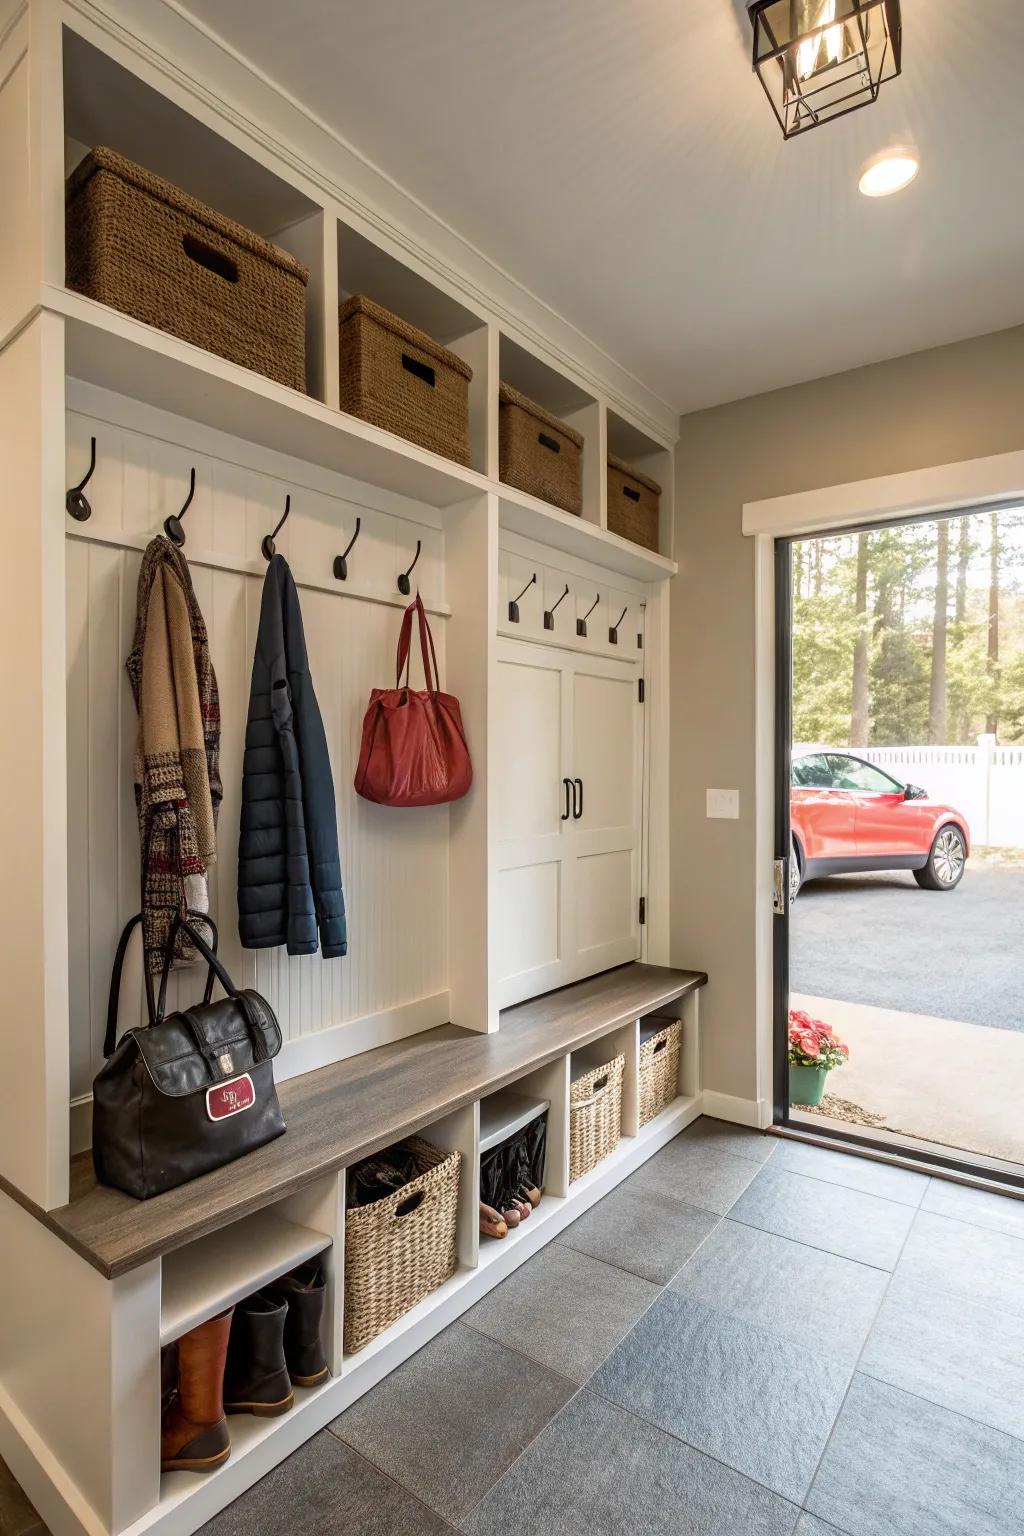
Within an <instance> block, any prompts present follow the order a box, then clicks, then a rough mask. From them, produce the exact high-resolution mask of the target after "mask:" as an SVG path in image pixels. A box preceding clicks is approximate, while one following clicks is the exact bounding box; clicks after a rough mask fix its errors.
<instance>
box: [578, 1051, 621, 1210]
mask: <svg viewBox="0 0 1024 1536" xmlns="http://www.w3.org/2000/svg"><path fill="white" fill-rule="evenodd" d="M625 1068H626V1058H625V1057H624V1056H616V1058H615V1060H614V1061H609V1062H607V1063H606V1064H604V1065H603V1066H599V1067H595V1068H594V1069H593V1071H592V1072H587V1073H586V1074H585V1076H583V1077H578V1078H577V1079H576V1081H575V1082H574V1083H573V1084H571V1086H570V1088H569V1179H570V1181H571V1180H573V1179H579V1178H582V1177H583V1175H584V1174H585V1173H589V1172H590V1170H591V1168H595V1167H596V1166H597V1164H598V1163H599V1162H600V1161H601V1159H602V1158H603V1157H607V1156H608V1154H609V1152H614V1151H615V1148H616V1147H617V1146H618V1144H619V1138H620V1136H621V1135H622V1074H623V1072H624V1071H625Z"/></svg>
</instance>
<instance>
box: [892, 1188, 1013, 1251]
mask: <svg viewBox="0 0 1024 1536" xmlns="http://www.w3.org/2000/svg"><path fill="white" fill-rule="evenodd" d="M943 1182H945V1181H943ZM958 1187H962V1186H958ZM990 1193H991V1191H990V1190H985V1194H990ZM996 1198H997V1199H1002V1198H1005V1197H1003V1196H997V1197H996ZM1016 1203H1018V1204H1019V1203H1020V1202H1016ZM917 1209H918V1215H920V1216H937V1217H938V1219H939V1220H940V1221H955V1222H956V1223H957V1225H958V1226H960V1227H970V1228H971V1230H972V1231H974V1232H991V1233H993V1235H994V1236H996V1237H1009V1238H1012V1239H1013V1241H1014V1242H1017V1243H1024V1232H1021V1234H1020V1235H1019V1236H1018V1234H1017V1233H1016V1232H1006V1231H1004V1230H1003V1228H1002V1227H992V1226H989V1225H988V1224H987V1223H986V1222H982V1221H970V1220H969V1219H968V1218H967V1217H966V1216H951V1215H950V1214H949V1212H948V1211H931V1210H928V1211H926V1210H925V1208H924V1206H923V1205H919V1206H918V1208H917Z"/></svg>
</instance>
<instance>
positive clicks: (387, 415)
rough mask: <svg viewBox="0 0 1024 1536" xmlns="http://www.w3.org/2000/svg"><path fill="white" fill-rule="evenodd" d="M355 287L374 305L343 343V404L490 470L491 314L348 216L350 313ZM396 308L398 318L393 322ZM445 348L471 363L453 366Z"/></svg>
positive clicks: (343, 295)
mask: <svg viewBox="0 0 1024 1536" xmlns="http://www.w3.org/2000/svg"><path fill="white" fill-rule="evenodd" d="M357 295H359V296H361V297H362V298H363V299H365V300H368V301H369V306H373V307H372V308H369V307H368V308H367V311H366V313H365V315H364V316H363V317H362V324H363V330H362V332H361V334H360V336H359V337H358V338H356V337H352V336H350V337H349V339H348V341H347V343H346V344H345V345H343V346H342V349H341V351H342V357H341V366H342V370H343V376H342V381H341V404H342V409H348V410H350V411H352V413H353V414H355V415H359V416H362V417H363V418H364V419H366V420H371V421H373V422H374V424H375V425H378V426H383V427H385V428H386V429H387V430H388V431H393V432H395V433H396V434H397V435H398V436H400V437H405V438H407V439H408V440H409V441H412V442H418V443H419V444H420V446H422V447H426V448H429V449H431V450H432V451H435V452H440V453H441V454H442V455H443V456H444V457H448V458H453V459H455V460H456V462H467V463H468V466H469V467H470V468H471V469H475V470H478V471H479V472H480V473H481V474H485V473H486V472H487V467H488V466H487V436H488V434H487V416H488V366H487V353H488V328H487V322H486V320H484V319H482V318H481V316H480V315H478V314H475V313H474V311H473V310H471V309H468V308H467V307H466V305H465V304H463V303H461V302H460V301H459V300H458V299H457V298H455V297H454V296H453V295H452V294H451V293H449V292H448V291H446V289H444V288H442V287H440V286H438V284H437V283H435V282H432V281H431V280H430V279H429V278H428V277H426V276H424V275H423V273H422V272H419V271H416V270H415V268H413V267H412V266H410V265H409V264H408V263H407V262H405V261H402V260H400V259H399V258H398V257H397V256H394V255H392V254H391V253H390V252H389V251H387V250H385V249H384V247H383V246H382V245H379V244H377V243H376V242H375V241H373V240H370V239H369V238H368V237H367V236H366V235H364V234H362V233H361V232H360V231H359V230H358V229H356V228H354V227H353V226H352V225H351V224H346V223H339V224H338V298H339V301H340V309H341V313H342V314H343V315H344V314H345V313H346V305H347V304H348V301H350V300H352V299H353V298H355V297H356V296H357ZM381 311H386V312H387V313H386V315H384V314H382V313H380V312H381ZM391 317H393V319H394V320H395V321H397V322H398V325H397V326H396V327H395V328H394V329H392V330H389V329H388V328H387V327H388V322H389V320H390V318H391ZM348 323H349V324H351V321H349V322H348ZM328 331H329V334H330V326H329V327H328ZM416 332H421V333H422V336H421V337H419V338H418V337H417V336H416V334H415V333H416ZM417 343H419V344H417ZM446 352H447V353H452V354H454V357H455V358H456V359H458V360H459V361H460V362H461V363H462V364H463V365H464V366H463V367H462V368H458V367H455V366H453V365H452V364H451V361H450V360H449V359H446V358H445V356H444V354H445V353H446ZM332 366H335V367H336V366H337V354H336V355H335V358H334V359H332ZM467 372H470V373H471V377H470V378H468V379H467V378H466V373H467ZM354 374H355V375H358V377H353V375H354ZM467 412H468V418H467V416H466V413H467ZM466 451H468V460H467V459H465V457H464V456H463V455H464V452H466Z"/></svg>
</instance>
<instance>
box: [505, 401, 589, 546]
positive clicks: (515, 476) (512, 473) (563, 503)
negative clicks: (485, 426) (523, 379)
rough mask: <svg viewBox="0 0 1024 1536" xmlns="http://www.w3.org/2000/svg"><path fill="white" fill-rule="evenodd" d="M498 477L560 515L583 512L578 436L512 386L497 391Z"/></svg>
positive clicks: (580, 452)
mask: <svg viewBox="0 0 1024 1536" xmlns="http://www.w3.org/2000/svg"><path fill="white" fill-rule="evenodd" d="M498 473H499V475H500V477H501V479H502V480H503V481H504V482H505V484H506V485H514V486H516V487H517V489H518V490H520V491H528V492H529V494H530V495H531V496H539V497H540V499H541V501H549V502H551V504H552V506H555V507H561V508H562V510H563V512H572V513H574V514H575V516H576V517H579V516H580V515H581V514H582V512H583V435H582V433H580V432H577V431H576V429H575V428H574V427H570V426H568V425H567V423H566V422H564V421H559V419H558V417H557V416H552V415H551V413H550V411H545V410H544V409H543V407H542V406H539V405H537V404H536V403H535V402H534V401H533V400H528V399H527V398H526V396H525V395H521V394H520V393H519V391H518V390H517V389H513V388H512V386H511V384H502V385H501V386H500V388H499V390H498Z"/></svg>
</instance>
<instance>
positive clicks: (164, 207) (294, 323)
mask: <svg viewBox="0 0 1024 1536" xmlns="http://www.w3.org/2000/svg"><path fill="white" fill-rule="evenodd" d="M63 36H64V45H63V50H64V143H65V166H64V170H65V176H66V177H70V176H72V174H73V173H74V172H75V171H76V168H77V167H79V165H80V164H81V162H82V161H83V160H85V158H86V156H87V155H88V154H89V152H90V151H92V150H94V149H96V148H98V147H101V146H102V147H103V148H105V149H108V150H112V151H113V152H114V153H115V155H117V156H122V157H124V159H125V160H127V161H130V162H131V163H132V165H133V166H138V167H141V169H142V171H143V172H144V173H149V175H150V176H155V177H159V178H162V180H163V181H166V182H169V183H171V185H172V186H173V187H174V188H176V189H178V190H179V191H180V192H182V193H185V194H187V196H188V197H190V198H195V199H197V200H198V201H199V203H201V204H202V205H204V208H206V209H209V210H211V212H212V213H213V214H214V215H217V216H220V218H221V219H227V220H232V221H234V222H235V223H236V224H238V225H240V226H242V229H243V230H244V231H246V232H251V233H252V234H253V235H256V236H259V237H261V238H262V240H266V241H270V242H271V243H272V244H273V245H275V246H276V247H278V249H279V251H281V252H284V253H287V256H288V257H293V258H294V259H295V261H296V262H298V263H299V264H301V266H302V267H304V268H306V269H307V270H308V272H309V281H308V285H306V286H305V289H304V290H303V287H302V283H301V280H300V279H299V278H298V277H297V276H296V269H295V267H294V265H293V264H292V263H290V262H288V261H287V258H286V259H285V260H284V261H279V262H274V261H270V262H268V261H267V260H266V258H264V257H261V256H260V254H259V251H258V248H257V247H256V246H254V245H253V244H252V242H250V243H249V245H248V246H247V245H246V241H245V239H244V237H242V236H239V238H238V239H237V240H235V239H232V238H231V237H230V236H227V235H225V234H224V232H223V231H222V230H221V229H219V228H218V227H217V224H216V221H213V222H210V223H205V222H204V220H203V218H202V216H201V215H196V214H192V213H189V212H187V211H184V210H183V209H181V208H178V207H175V206H174V205H173V204H172V203H170V202H167V201H164V200H162V198H161V197H160V195H159V193H158V192H155V191H153V190H151V189H150V188H149V186H147V185H146V184H145V182H146V178H145V177H142V178H139V179H137V180H123V179H121V178H120V177H118V176H114V175H112V174H111V173H109V172H108V175H107V187H106V188H105V189H104V191H103V192H102V193H101V194H100V195H98V196H95V197H94V198H93V199H92V201H91V202H88V203H87V202H86V201H85V200H84V198H83V196H82V195H81V194H79V196H78V197H77V198H76V199H75V200H74V203H75V206H74V207H73V210H72V212H71V214H69V221H68V226H69V227H68V247H67V252H66V264H67V274H66V281H67V285H68V287H69V288H74V289H77V290H78V291H80V292H85V293H86V294H87V296H89V297H93V298H97V297H99V298H101V299H102V301H103V302H105V303H108V304H110V305H111V306H112V307H113V308H117V309H121V310H122V311H123V312H124V313H127V314H131V315H133V316H134V317H135V318H136V319H142V320H145V321H146V322H147V323H149V324H151V325H155V326H157V328H158V329H161V330H166V331H168V332H170V333H171V334H174V335H177V336H179V337H180V338H181V339H183V340H186V341H191V342H193V343H194V344H195V345H198V346H203V347H204V348H205V349H206V350H207V351H210V352H214V353H218V354H219V355H221V356H228V357H229V361H235V362H242V363H243V365H244V366H247V367H250V368H252V369H253V370H254V371H256V372H261V373H263V374H265V376H267V377H270V378H274V379H276V381H277V382H279V383H287V384H290V385H291V386H292V387H293V388H301V389H302V390H303V392H304V393H308V394H309V395H311V396H313V398H315V399H320V400H322V399H323V397H324V362H325V359H324V340H323V338H324V326H323V270H324V258H323V250H324V238H323V219H324V214H323V209H322V208H321V207H320V206H319V205H318V204H317V203H315V202H313V201H312V200H311V199H310V198H309V197H307V196H306V195H304V194H303V192H302V191H301V190H300V189H299V188H297V187H295V186H294V185H291V184H290V183H289V182H287V181H285V180H283V179H282V178H281V177H279V176H277V175H275V174H274V172H273V171H271V170H270V169H269V168H268V167H267V166H266V165H263V164H261V163H260V162H259V161H258V160H256V159H255V158H253V157H251V156H250V155H247V154H246V153H245V152H244V151H243V150H241V149H239V148H238V147H237V146H236V145H235V144H233V143H231V142H230V141H229V140H228V139H226V138H223V137H222V136H221V135H220V134H218V133H216V132H215V131H214V130H213V129H212V128H210V127H209V126H207V124H206V123H204V122H202V121H200V119H198V118H197V117H194V116H192V115H191V114H190V113H188V112H186V111H185V110H184V109H183V108H182V107H180V106H178V105H177V103H175V102H174V101H172V100H171V99H170V98H169V97H167V96H165V95H163V94H162V93H161V92H159V91H157V90H156V89H155V88H154V87H153V86H151V85H150V84H148V83H147V81H145V80H143V79H141V78H140V77H139V76H138V75H137V74H134V73H132V72H131V71H129V70H127V69H125V68H124V67H123V66H122V65H120V64H119V63H118V62H117V61H116V60H115V59H113V58H111V57H110V56H109V55H107V54H105V53H103V52H102V51H101V50H100V49H98V48H96V47H94V46H93V45H92V44H91V43H89V42H88V41H86V39H85V38H83V37H81V36H79V34H78V33H76V32H73V31H71V30H70V29H68V28H65V29H64V34H63ZM119 189H120V192H121V193H122V194H123V195H121V196H120V197H119ZM143 200H144V201H143ZM140 210H141V211H140ZM101 219H102V220H103V221H104V228H105V229H107V230H109V228H111V227H114V223H115V221H117V222H118V224H119V227H121V228H123V229H124V230H125V232H126V233H127V234H128V235H129V237H130V238H129V239H127V240H125V239H120V240H118V241H117V242H115V243H113V244H112V243H111V242H110V240H109V239H107V238H104V239H103V241H102V250H101V249H100V241H99V240H98V238H97V234H98V230H99V227H100V222H99V221H100V220H101ZM190 278H191V279H194V281H192V282H190V281H189V279H190ZM204 283H205V284H207V285H208V286H209V289H210V294H209V296H208V297H207V301H206V302H204V293H203V287H202V285H203V284H204ZM221 301H223V302H221ZM221 310H223V311H224V312H225V314H226V315H227V319H226V321H225V326H226V328H227V329H228V330H230V331H232V332H233V333H237V332H239V331H243V332H244V331H245V330H246V329H248V328H250V327H251V330H252V331H253V333H254V334H255V333H259V339H258V340H254V341H253V342H252V343H251V344H245V343H243V344H242V345H241V346H240V350H239V352H238V353H236V355H235V356H233V357H231V356H229V353H228V351H227V350H225V348H224V347H223V345H222V344H221V342H222V336H221V334H220V333H219V331H218V325H217V321H216V317H215V315H214V313H213V312H214V311H217V312H218V313H219V312H220V311H221ZM286 312H287V317H286ZM303 331H304V333H305V334H304V341H303Z"/></svg>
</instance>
